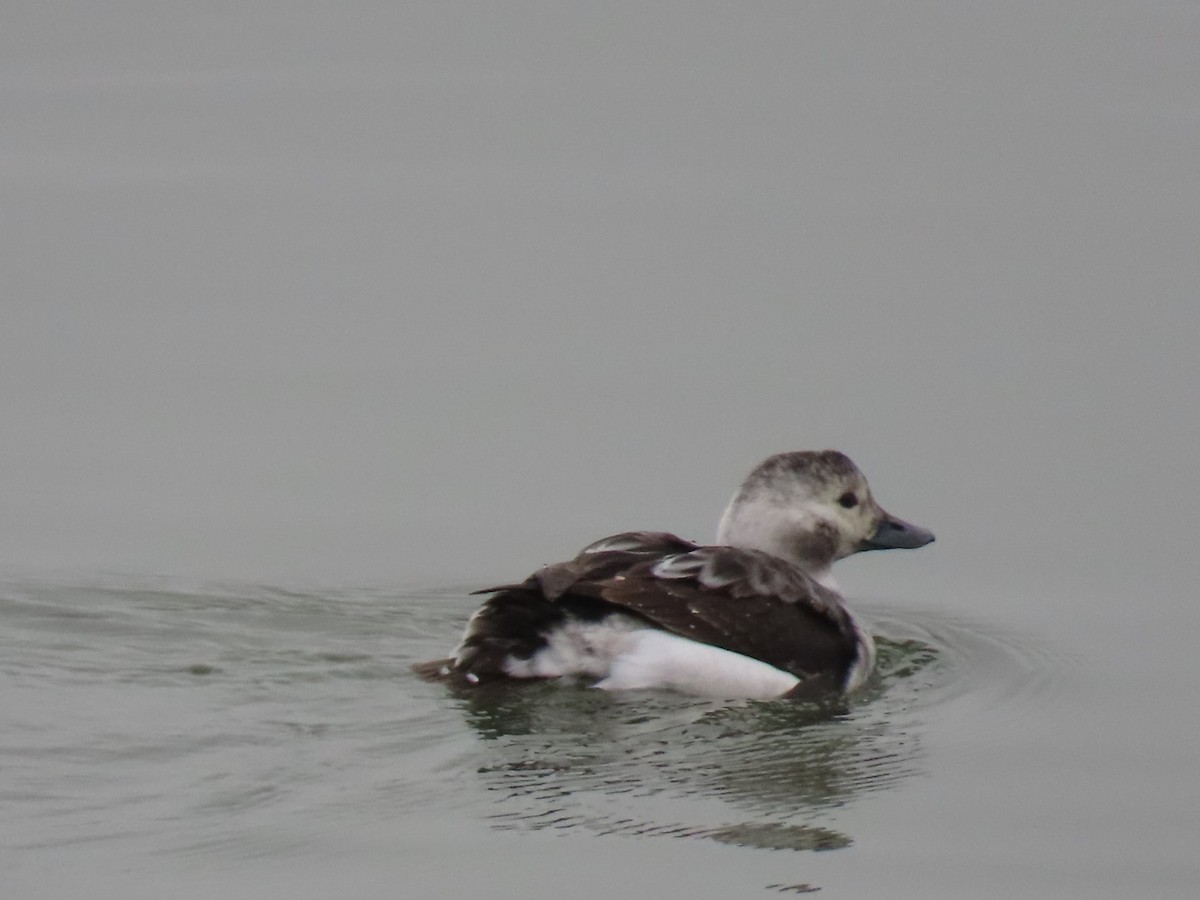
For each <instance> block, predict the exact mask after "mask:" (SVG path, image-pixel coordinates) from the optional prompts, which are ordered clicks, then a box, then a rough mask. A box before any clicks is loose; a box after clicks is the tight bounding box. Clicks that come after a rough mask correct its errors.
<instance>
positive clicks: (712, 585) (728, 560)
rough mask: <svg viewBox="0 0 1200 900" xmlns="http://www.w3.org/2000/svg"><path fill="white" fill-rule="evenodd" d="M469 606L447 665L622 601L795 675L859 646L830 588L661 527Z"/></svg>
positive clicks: (468, 665)
mask: <svg viewBox="0 0 1200 900" xmlns="http://www.w3.org/2000/svg"><path fill="white" fill-rule="evenodd" d="M477 593H491V594H492V595H493V596H492V597H491V598H489V599H488V600H487V601H485V602H484V604H483V606H482V607H481V608H480V610H479V612H478V613H476V615H475V616H474V617H473V619H472V621H471V624H470V626H469V627H468V631H467V635H466V636H465V637H464V639H463V642H462V644H461V646H460V647H459V651H458V662H457V666H456V668H457V669H458V670H459V671H466V672H470V673H472V674H473V675H475V676H476V677H478V678H481V679H482V678H487V677H496V676H501V675H503V674H504V668H503V665H504V660H505V659H506V658H508V657H509V656H510V655H512V656H515V657H517V658H521V659H527V658H529V657H530V656H532V655H533V654H534V653H536V652H537V651H538V650H539V649H541V648H542V647H544V646H545V645H546V634H547V633H548V632H550V631H552V630H553V629H554V628H555V627H557V626H559V625H561V624H562V623H563V622H564V621H566V620H567V618H568V617H573V618H584V619H599V618H603V617H604V616H606V615H609V614H611V613H612V612H616V611H620V612H624V613H627V614H629V615H632V616H635V617H637V618H641V619H643V620H644V621H646V622H647V623H648V624H650V625H652V626H655V627H657V628H661V629H662V630H664V631H668V632H670V633H672V634H677V635H680V636H681V637H685V638H689V639H691V640H694V641H699V642H701V643H704V644H709V645H711V646H714V647H720V648H722V649H725V650H730V651H732V652H734V653H740V654H742V655H744V656H748V657H751V658H754V659H759V660H762V661H763V662H765V663H768V664H769V665H772V666H775V667H776V668H778V669H782V670H784V671H786V672H791V673H792V674H794V675H796V676H798V677H800V678H808V677H810V676H812V675H814V674H823V675H827V674H829V673H836V677H837V678H839V679H840V678H841V677H843V676H844V674H845V673H846V672H847V671H849V669H850V667H851V666H852V665H853V663H854V660H855V658H856V656H857V652H858V649H857V643H856V636H855V632H854V628H853V624H852V622H851V620H850V617H849V615H848V613H847V612H846V610H845V609H844V607H843V606H842V604H841V601H840V598H839V597H838V596H837V595H836V594H834V593H833V592H832V591H829V590H828V589H826V588H824V587H822V586H821V585H819V584H817V583H816V582H815V581H813V579H812V578H810V577H809V576H808V575H807V574H805V573H804V572H802V571H801V570H800V569H798V568H796V567H795V566H793V565H791V564H790V563H788V562H786V561H784V560H782V559H779V558H777V557H774V556H771V555H770V554H767V553H762V552H760V551H755V550H742V549H738V548H735V547H702V546H700V545H698V544H694V543H692V542H691V541H685V540H683V539H682V538H678V537H676V536H675V535H672V534H667V533H664V532H626V533H624V534H618V535H613V536H612V537H608V538H604V539H603V540H600V541H597V542H595V543H594V544H590V545H588V546H587V547H585V548H584V549H583V550H582V551H581V552H580V553H579V555H578V556H576V557H575V558H574V559H572V560H569V561H567V562H562V563H557V564H554V565H550V566H546V567H544V568H542V569H541V570H539V571H538V572H536V573H534V574H533V575H531V576H530V577H529V578H528V579H526V580H525V581H524V582H522V583H521V584H511V585H502V586H499V587H495V588H489V589H486V590H484V591H479V592H477Z"/></svg>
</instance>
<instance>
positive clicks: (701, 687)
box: [414, 450, 934, 699]
mask: <svg viewBox="0 0 1200 900" xmlns="http://www.w3.org/2000/svg"><path fill="white" fill-rule="evenodd" d="M933 540H934V535H933V533H932V532H931V531H929V530H927V529H925V528H921V527H919V526H917V525H913V524H911V523H909V522H906V521H904V520H903V519H899V518H897V517H895V516H893V515H891V514H889V513H887V512H885V511H884V509H883V508H882V507H881V506H880V505H879V504H878V503H877V502H876V500H875V498H874V497H873V496H872V494H871V489H870V487H869V486H868V484H867V479H866V477H865V476H864V475H863V473H862V472H861V471H860V470H859V468H858V466H856V465H855V464H854V463H853V462H852V461H851V460H850V458H849V457H848V456H846V455H845V454H844V453H842V452H840V451H837V450H819V451H812V450H798V451H790V452H785V453H778V454H775V455H774V456H771V457H768V458H767V459H765V460H763V461H762V462H761V463H759V464H758V465H757V466H755V467H754V469H753V470H752V471H751V472H750V473H749V475H747V476H746V478H745V479H744V480H743V481H742V483H741V485H740V486H739V487H738V489H737V491H736V492H735V493H734V495H733V497H732V499H731V500H730V501H729V504H728V506H727V507H726V508H725V511H724V514H723V515H722V516H721V519H720V522H719V525H718V528H717V538H716V543H715V544H698V543H694V542H692V541H689V540H685V539H684V538H681V537H678V536H676V535H674V534H670V533H667V532H661V531H629V532H623V533H621V534H615V535H611V536H609V537H606V538H602V539H601V540H598V541H595V542H593V543H591V544H589V545H587V546H586V547H584V548H583V549H582V550H581V551H580V552H579V553H578V554H577V555H576V556H575V557H574V558H573V559H570V560H567V561H565V562H560V563H554V564H551V565H546V566H543V567H542V568H541V569H539V570H538V571H536V572H534V573H533V574H532V575H530V576H529V577H528V578H526V579H525V580H524V581H521V582H516V583H511V584H501V585H498V586H495V587H489V588H484V589H483V590H480V591H475V592H474V594H478V595H487V599H486V600H484V601H483V602H482V604H481V605H480V607H479V608H478V609H477V610H476V611H475V613H474V614H473V615H472V616H471V617H470V619H469V620H468V622H467V625H466V629H465V631H464V632H463V636H462V639H461V640H460V641H459V643H458V645H457V647H456V648H455V649H454V650H453V651H452V653H451V655H450V656H449V657H448V658H445V659H442V660H434V661H432V662H429V663H421V664H418V665H417V666H416V667H414V668H416V670H417V672H418V674H420V675H422V676H424V677H426V678H431V679H443V680H453V681H455V682H457V683H459V684H461V685H465V686H477V685H482V684H487V683H494V682H497V681H506V682H519V681H531V680H538V681H544V680H546V679H566V680H571V681H575V682H584V683H586V684H590V685H591V686H593V687H596V688H599V689H602V690H606V691H626V690H639V689H651V688H657V689H666V690H673V691H677V692H681V693H685V694H692V695H699V696H707V697H725V698H750V699H770V698H778V697H810V696H814V695H819V694H826V693H830V692H832V693H835V694H848V693H850V692H853V691H855V690H857V689H858V688H860V687H861V686H862V685H863V683H864V682H865V681H866V680H867V678H868V676H869V675H870V673H871V671H872V669H873V667H874V664H875V642H874V639H873V638H872V636H871V634H870V632H869V631H868V629H867V628H866V627H865V625H864V624H863V623H862V621H861V620H860V619H859V618H858V616H856V615H855V614H854V613H853V612H852V611H851V610H850V608H849V606H848V605H847V604H846V600H845V597H844V596H843V595H842V593H841V590H840V589H839V587H838V585H837V582H836V581H835V580H834V578H833V576H832V573H831V569H832V566H833V564H834V563H835V562H837V561H838V560H841V559H845V558H846V557H847V556H850V555H852V554H855V553H861V552H864V551H870V550H885V549H915V548H918V547H923V546H925V545H926V544H929V543H930V542H932V541H933Z"/></svg>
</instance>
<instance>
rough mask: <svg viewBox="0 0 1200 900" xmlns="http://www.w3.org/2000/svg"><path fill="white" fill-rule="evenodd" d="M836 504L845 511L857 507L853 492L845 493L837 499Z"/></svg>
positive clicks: (856, 499)
mask: <svg viewBox="0 0 1200 900" xmlns="http://www.w3.org/2000/svg"><path fill="white" fill-rule="evenodd" d="M838 503H840V504H841V505H842V506H843V507H845V508H846V509H854V507H856V506H858V498H857V497H856V496H854V492H853V491H846V493H844V494H842V496H840V497H838Z"/></svg>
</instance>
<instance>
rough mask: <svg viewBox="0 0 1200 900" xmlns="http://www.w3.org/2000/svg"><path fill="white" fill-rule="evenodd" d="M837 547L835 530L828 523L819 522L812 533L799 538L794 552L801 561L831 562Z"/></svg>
mask: <svg viewBox="0 0 1200 900" xmlns="http://www.w3.org/2000/svg"><path fill="white" fill-rule="evenodd" d="M837 546H838V536H837V529H836V528H834V527H833V526H832V525H830V524H829V523H828V522H821V523H820V524H818V525H817V526H816V527H815V528H814V529H812V531H810V532H808V533H806V534H802V535H800V536H799V538H798V539H797V541H796V552H797V554H798V555H799V556H800V557H801V558H802V559H807V560H812V561H813V562H826V561H832V560H833V557H834V555H835V554H836V553H837Z"/></svg>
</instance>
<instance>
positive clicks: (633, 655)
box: [504, 615, 799, 698]
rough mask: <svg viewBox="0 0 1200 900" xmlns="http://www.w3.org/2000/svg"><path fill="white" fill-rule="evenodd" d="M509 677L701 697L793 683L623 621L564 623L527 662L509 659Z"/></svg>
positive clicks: (760, 666)
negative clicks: (576, 678)
mask: <svg viewBox="0 0 1200 900" xmlns="http://www.w3.org/2000/svg"><path fill="white" fill-rule="evenodd" d="M504 670H505V672H506V674H508V675H509V676H510V677H512V678H556V677H559V676H564V675H585V676H590V677H592V678H599V679H601V680H600V681H599V682H597V684H596V687H598V688H603V689H604V690H610V691H619V690H635V689H638V688H668V689H670V690H676V691H682V692H684V693H688V694H698V695H700V696H705V697H722V698H733V697H748V698H770V697H779V696H781V695H783V694H786V693H787V692H788V691H790V690H791V689H792V688H793V687H795V686H796V684H798V683H799V679H797V678H796V676H794V675H789V674H788V673H787V672H784V671H781V670H780V669H776V668H775V667H774V666H769V665H767V664H766V663H765V662H760V661H759V660H757V659H751V658H750V657H748V656H742V655H741V654H740V653H733V652H731V651H729V650H722V649H720V648H719V647H710V646H709V645H708V644H700V643H697V642H696V641H692V640H688V639H687V638H684V637H678V636H676V635H673V634H668V633H667V632H665V631H659V630H658V629H656V628H647V627H646V626H645V625H644V624H643V623H642V622H639V621H638V620H637V619H634V618H631V617H628V616H619V615H618V616H609V617H608V618H607V619H605V620H603V621H602V622H579V621H576V622H569V623H567V624H565V625H563V626H562V627H561V628H559V629H557V630H556V631H554V632H553V633H552V634H550V635H549V636H548V644H547V645H546V646H545V647H543V648H542V649H541V650H539V651H538V652H537V653H535V654H534V655H533V656H531V657H530V658H529V659H509V660H508V662H507V663H505V666H504Z"/></svg>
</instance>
